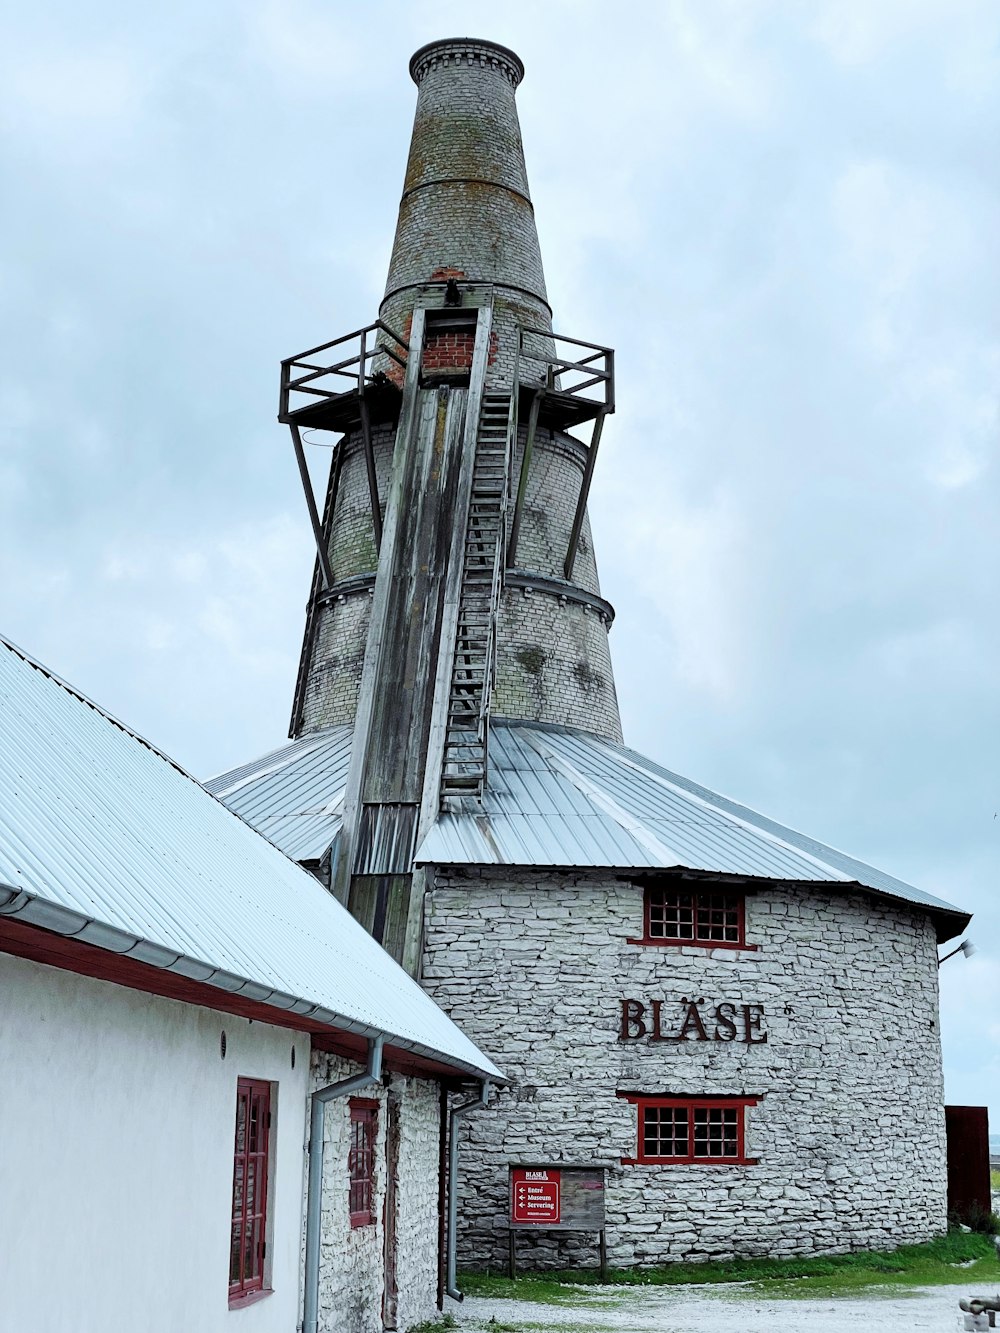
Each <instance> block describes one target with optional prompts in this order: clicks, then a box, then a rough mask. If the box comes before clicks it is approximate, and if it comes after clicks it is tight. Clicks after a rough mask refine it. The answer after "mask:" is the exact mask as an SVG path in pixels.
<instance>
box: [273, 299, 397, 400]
mask: <svg viewBox="0 0 1000 1333" xmlns="http://www.w3.org/2000/svg"><path fill="white" fill-rule="evenodd" d="M380 334H381V335H384V336H382V337H380V336H379V335H380ZM352 342H357V343H358V347H357V350H356V351H354V352H353V354H352V355H351V356H345V357H343V358H342V359H340V360H336V361H327V359H326V357H325V356H324V354H325V353H330V352H331V351H332V350H333V349H334V348H335V347H340V348H343V347H344V345H345V344H346V343H352ZM409 351H410V347H409V343H407V342H405V341H404V340H403V339H402V338H401V337H400V336H399V334H398V333H396V332H395V330H394V329H391V328H390V327H389V325H388V324H383V323H382V321H381V320H380V319H377V320H376V321H375V323H374V324H368V325H367V326H366V327H365V328H363V329H355V330H354V332H353V333H345V334H344V335H343V337H341V338H334V340H333V341H332V342H328V343H321V344H320V346H319V347H310V348H309V350H308V351H305V352H300V353H299V354H298V355H297V356H290V357H288V358H287V359H286V360H284V361H282V363H281V399H280V404H279V410H278V420H279V421H282V422H286V423H287V422H288V420H289V417H290V415H291V414H292V413H294V412H295V411H297V410H300V409H301V408H303V407H308V406H309V405H310V403H312V402H315V401H316V400H326V401H329V400H330V399H333V398H338V397H339V396H340V395H341V394H343V393H349V392H350V391H351V390H352V389H356V390H357V392H358V395H359V397H363V396H364V392H365V389H366V388H367V387H368V386H369V385H370V384H378V383H380V382H382V381H383V380H384V379H385V372H384V371H383V370H375V371H372V369H371V366H370V363H371V362H372V361H373V360H374V359H375V358H376V357H383V356H385V357H388V358H389V360H390V361H393V362H395V364H396V365H397V366H399V367H400V369H402V370H405V369H406V358H407V356H408V355H409ZM317 358H322V359H321V360H320V361H319V363H317ZM303 399H304V401H303Z"/></svg>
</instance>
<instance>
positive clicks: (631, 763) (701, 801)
mask: <svg viewBox="0 0 1000 1333" xmlns="http://www.w3.org/2000/svg"><path fill="white" fill-rule="evenodd" d="M625 748H626V747H625V746H622V750H625ZM631 753H636V752H635V751H633V752H631ZM621 760H622V763H624V764H627V765H628V767H629V768H634V769H636V770H637V771H638V772H642V773H646V774H647V775H648V776H649V777H651V778H652V780H653V781H654V782H655V783H657V784H658V785H659V786H661V787H666V788H668V789H669V790H670V791H672V792H676V793H677V794H678V795H682V796H684V798H685V799H687V800H689V801H694V802H695V803H696V804H697V805H700V806H702V807H703V808H704V809H706V810H713V811H715V813H717V814H719V815H721V816H722V818H723V819H728V820H731V821H732V823H734V824H739V825H740V826H741V827H742V828H745V829H749V830H750V831H751V832H753V833H756V834H757V835H758V836H759V837H762V838H765V839H766V840H767V841H768V842H772V843H775V844H776V845H777V846H779V847H783V848H784V849H785V850H786V851H789V852H794V853H795V855H796V856H801V857H802V858H803V859H804V860H806V861H811V862H812V864H813V865H815V866H818V867H819V868H820V869H821V870H827V871H830V872H832V874H831V882H832V883H838V884H856V883H858V880H857V879H854V878H852V877H851V876H850V875H846V874H844V872H843V871H841V870H837V868H836V866H832V865H830V863H829V861H824V860H823V859H822V858H821V857H818V856H813V854H812V853H811V852H807V851H806V850H805V849H804V848H802V847H796V846H795V844H794V843H791V842H787V841H786V840H785V839H784V838H782V837H780V836H779V835H778V834H776V833H772V832H770V830H769V829H766V828H761V827H760V825H759V824H755V823H754V822H753V821H752V820H750V819H743V818H742V817H741V816H740V815H737V814H733V813H732V812H731V811H729V810H724V809H722V807H721V806H718V805H713V803H712V802H711V801H707V800H706V799H705V798H704V797H703V796H699V795H698V794H697V792H693V791H689V790H688V789H687V788H686V787H682V786H680V784H679V783H676V782H672V781H671V780H670V779H669V778H667V777H664V776H663V775H662V774H661V773H657V772H655V771H653V770H651V769H649V768H646V767H644V766H643V765H642V764H638V763H636V761H635V760H634V759H632V758H631V754H629V753H623V754H622V755H621ZM697 785H698V786H699V787H700V786H701V783H698V784H697ZM705 790H706V791H708V790H710V789H709V788H707V787H706V788H705ZM714 794H715V793H713V795H714ZM719 796H720V799H721V800H723V801H728V802H729V804H730V805H737V806H739V808H740V809H741V810H746V811H747V812H748V813H749V814H756V811H754V810H751V809H750V807H749V806H746V805H741V804H740V802H738V801H733V800H732V799H731V798H730V797H728V796H722V795H721V793H719ZM761 818H762V819H766V818H767V816H766V815H762V816H761ZM769 822H770V823H777V821H776V820H770V821H769ZM789 832H790V833H794V832H795V830H794V829H789ZM802 836H808V835H802ZM809 841H810V842H815V841H816V839H815V838H810V839H809ZM830 850H831V851H835V850H836V848H834V847H831V848H830ZM840 855H841V856H845V857H847V853H846V852H841V853H840ZM848 859H849V860H851V861H856V860H857V857H854V856H851V857H848ZM859 864H863V862H859ZM875 868H876V867H875V866H872V867H871V869H872V870H874V869H875ZM902 882H903V881H902V880H900V883H902ZM907 887H909V888H913V887H914V886H913V885H908V886H907Z"/></svg>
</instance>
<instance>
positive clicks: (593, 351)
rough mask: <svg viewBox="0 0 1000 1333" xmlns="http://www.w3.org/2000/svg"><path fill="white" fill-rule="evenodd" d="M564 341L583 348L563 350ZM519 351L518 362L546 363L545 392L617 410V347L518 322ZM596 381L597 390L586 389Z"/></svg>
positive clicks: (603, 408)
mask: <svg viewBox="0 0 1000 1333" xmlns="http://www.w3.org/2000/svg"><path fill="white" fill-rule="evenodd" d="M563 344H568V345H569V346H570V347H581V348H583V349H584V352H583V353H576V354H569V353H566V354H563ZM517 354H518V362H520V361H522V360H526V361H535V362H540V363H541V364H542V365H543V366H544V367H545V382H544V388H545V390H546V392H548V393H559V394H565V395H567V396H569V397H574V398H579V399H580V400H581V401H587V402H588V403H592V404H593V405H594V406H596V407H598V409H599V410H600V411H602V412H613V411H614V410H615V353H614V348H611V347H602V346H601V345H600V344H599V343H588V342H583V341H582V340H581V339H579V338H567V337H566V336H565V335H564V334H559V333H550V332H549V331H548V330H547V329H533V328H529V327H527V326H526V325H524V324H522V325H520V326H519V334H518V344H517ZM595 385H599V386H600V388H599V389H598V390H597V391H596V393H593V394H591V393H588V392H587V390H588V389H593V388H594V387H595Z"/></svg>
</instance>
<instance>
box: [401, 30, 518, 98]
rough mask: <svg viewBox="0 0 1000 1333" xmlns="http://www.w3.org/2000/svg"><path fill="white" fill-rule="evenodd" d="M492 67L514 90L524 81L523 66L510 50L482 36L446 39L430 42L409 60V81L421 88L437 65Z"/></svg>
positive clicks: (415, 52)
mask: <svg viewBox="0 0 1000 1333" xmlns="http://www.w3.org/2000/svg"><path fill="white" fill-rule="evenodd" d="M450 64H455V65H462V64H469V65H492V66H494V68H495V69H497V71H498V72H499V73H501V74H502V75H503V76H504V78H505V79H507V80H508V81H509V82H510V84H511V85H512V87H514V88H516V87H517V85H518V84H519V83H520V82H521V80H522V79H523V78H524V65H523V64H522V63H521V60H520V57H519V56H517V55H516V54H515V53H514V52H513V51H512V50H511V49H510V48H509V47H507V46H501V45H500V44H499V43H498V42H488V41H486V40H484V39H482V38H479V37H446V38H443V39H442V40H440V41H437V42H428V43H427V45H426V46H422V47H421V48H420V49H419V51H414V53H413V55H412V56H411V57H410V78H411V79H412V80H413V82H414V83H415V84H417V85H418V86H419V84H420V83H421V81H422V80H423V78H424V75H425V74H426V73H427V71H428V70H430V69H433V68H434V66H435V65H450Z"/></svg>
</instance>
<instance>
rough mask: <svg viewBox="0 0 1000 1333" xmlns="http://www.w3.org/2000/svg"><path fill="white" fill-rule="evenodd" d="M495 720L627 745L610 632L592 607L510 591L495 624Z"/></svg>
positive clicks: (515, 589)
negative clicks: (547, 725)
mask: <svg viewBox="0 0 1000 1333" xmlns="http://www.w3.org/2000/svg"><path fill="white" fill-rule="evenodd" d="M493 711H494V715H495V716H497V717H511V718H526V719H528V720H529V721H532V722H553V723H556V724H558V725H561V726H566V727H579V728H580V730H582V731H589V732H592V733H594V734H595V735H598V736H606V737H607V738H608V739H609V740H613V741H616V742H618V743H619V744H620V743H621V739H622V729H621V719H620V718H619V715H618V696H617V695H616V693H615V679H614V675H613V673H612V670H611V652H610V649H609V647H608V631H607V626H606V625H605V624H604V622H603V621H602V619H601V617H600V616H599V615H598V614H597V613H596V612H595V611H591V610H589V609H588V608H587V607H584V606H580V605H578V604H576V603H573V602H565V603H564V602H561V601H560V599H559V598H558V597H553V596H551V595H550V594H548V593H542V592H532V591H531V590H530V589H522V588H507V589H505V591H504V593H503V597H502V599H501V603H500V616H499V619H498V624H497V675H496V686H495V689H494V704H493Z"/></svg>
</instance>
